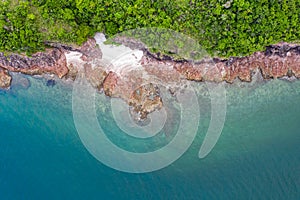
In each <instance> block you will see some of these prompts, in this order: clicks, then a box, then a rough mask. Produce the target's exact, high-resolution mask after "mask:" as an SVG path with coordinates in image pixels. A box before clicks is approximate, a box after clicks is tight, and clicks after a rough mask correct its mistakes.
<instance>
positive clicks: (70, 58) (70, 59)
mask: <svg viewBox="0 0 300 200" xmlns="http://www.w3.org/2000/svg"><path fill="white" fill-rule="evenodd" d="M65 56H66V59H67V66H70V65H71V64H72V65H73V66H75V67H77V68H78V69H83V65H84V63H85V62H84V61H83V60H82V59H81V58H80V57H81V56H82V53H80V52H77V51H70V52H68V53H65Z"/></svg>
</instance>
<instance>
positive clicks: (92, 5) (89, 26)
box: [0, 0, 300, 57]
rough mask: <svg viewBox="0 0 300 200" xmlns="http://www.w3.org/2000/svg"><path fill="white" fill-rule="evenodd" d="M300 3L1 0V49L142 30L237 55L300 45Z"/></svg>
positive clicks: (32, 47) (278, 0)
mask: <svg viewBox="0 0 300 200" xmlns="http://www.w3.org/2000/svg"><path fill="white" fill-rule="evenodd" d="M299 24H300V0H290V1H281V0H210V1H208V0H201V1H198V0H160V1H154V0H64V1H59V0H31V1H24V0H19V1H16V0H2V1H0V26H1V27H0V50H1V51H22V52H24V51H25V52H33V51H37V50H40V49H42V48H44V44H43V42H44V41H58V42H65V43H76V44H81V43H82V42H84V41H85V40H86V39H87V37H89V36H92V35H93V34H94V33H95V32H97V31H99V32H104V33H105V34H106V35H108V36H112V35H114V34H116V33H120V32H123V31H127V30H131V29H134V28H138V27H139V28H140V27H161V28H169V29H172V30H174V31H178V32H181V33H183V34H187V35H189V36H191V37H192V38H195V39H196V40H197V41H199V44H200V45H201V46H203V47H204V48H205V49H206V50H208V51H209V52H210V53H211V54H217V55H218V56H223V57H227V56H239V55H246V54H250V53H252V52H254V51H257V50H262V49H263V48H264V46H266V45H269V44H273V43H277V42H279V41H287V42H291V41H299V38H300V28H299Z"/></svg>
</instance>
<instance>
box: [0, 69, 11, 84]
mask: <svg viewBox="0 0 300 200" xmlns="http://www.w3.org/2000/svg"><path fill="white" fill-rule="evenodd" d="M10 83H11V76H10V75H9V74H8V71H7V70H4V69H2V68H0V88H2V89H8V88H9V87H10Z"/></svg>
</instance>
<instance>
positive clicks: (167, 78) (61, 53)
mask: <svg viewBox="0 0 300 200" xmlns="http://www.w3.org/2000/svg"><path fill="white" fill-rule="evenodd" d="M119 40H120V41H121V42H122V41H123V43H125V44H127V45H129V46H130V47H131V48H133V49H134V48H137V49H140V50H142V51H143V52H144V54H143V56H142V58H141V60H140V61H139V63H138V67H132V66H125V67H124V66H123V67H124V68H122V70H120V69H118V71H114V70H113V68H109V67H107V66H104V63H103V62H102V61H101V59H102V52H101V49H100V48H98V46H97V44H96V41H95V39H89V40H88V41H87V42H86V43H84V44H83V45H82V46H81V47H78V48H75V47H68V46H66V45H60V44H56V43H54V44H51V45H52V46H53V47H52V48H50V49H47V50H46V51H45V52H38V53H36V54H33V55H32V56H31V57H27V56H22V55H17V54H12V55H9V56H5V55H4V54H3V53H0V88H9V86H10V84H11V79H12V78H11V76H10V75H9V72H20V73H23V74H29V75H37V74H38V75H42V74H45V73H47V74H54V75H57V76H58V77H59V78H70V79H73V80H74V79H75V78H76V75H77V73H79V71H83V73H84V74H85V77H86V78H87V80H88V81H89V82H90V83H91V85H92V86H93V87H95V88H97V89H98V90H99V91H104V93H105V94H106V95H107V96H110V97H118V98H122V99H124V100H125V101H126V102H127V103H128V104H129V105H130V106H132V107H133V109H132V110H133V111H134V112H136V113H138V116H139V118H140V119H144V118H146V117H147V114H149V113H151V112H152V111H154V110H156V109H160V108H161V107H162V105H163V101H162V98H161V95H160V90H159V87H158V85H157V84H164V85H168V86H169V91H172V93H174V92H175V89H174V88H176V87H178V83H180V82H181V81H182V80H191V81H214V82H221V81H226V82H228V83H232V82H233V81H234V80H236V79H240V80H241V81H246V82H250V81H251V80H252V77H253V74H254V73H256V72H257V71H259V72H260V73H261V74H262V77H263V78H265V79H271V78H281V77H286V76H287V77H296V78H300V46H298V45H294V44H288V43H279V44H276V45H271V46H268V47H266V50H265V51H264V52H256V53H254V54H252V55H250V56H245V57H231V58H229V59H221V58H212V59H208V58H206V59H203V60H201V61H197V62H193V61H188V60H175V59H172V58H171V57H169V56H161V55H160V56H156V55H155V54H152V53H151V52H149V51H148V50H147V48H146V47H145V45H143V44H142V43H135V42H134V40H131V39H129V40H126V39H124V38H119ZM49 85H51V84H50V83H49Z"/></svg>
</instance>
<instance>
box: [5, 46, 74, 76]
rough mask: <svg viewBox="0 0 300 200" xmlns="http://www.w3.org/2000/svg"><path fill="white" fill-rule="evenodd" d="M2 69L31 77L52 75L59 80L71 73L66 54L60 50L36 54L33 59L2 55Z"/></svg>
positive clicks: (49, 50)
mask: <svg viewBox="0 0 300 200" xmlns="http://www.w3.org/2000/svg"><path fill="white" fill-rule="evenodd" d="M0 67H1V68H4V69H6V70H8V71H12V72H21V73H23V74H29V75H41V74H44V73H51V74H55V75H57V76H58V77H59V78H62V77H64V76H65V75H66V74H67V73H68V71H69V70H68V68H67V65H66V57H65V54H64V52H63V51H61V50H59V49H48V50H46V52H38V53H35V54H33V55H32V57H27V56H21V55H17V54H12V55H10V56H4V54H3V53H0Z"/></svg>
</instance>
